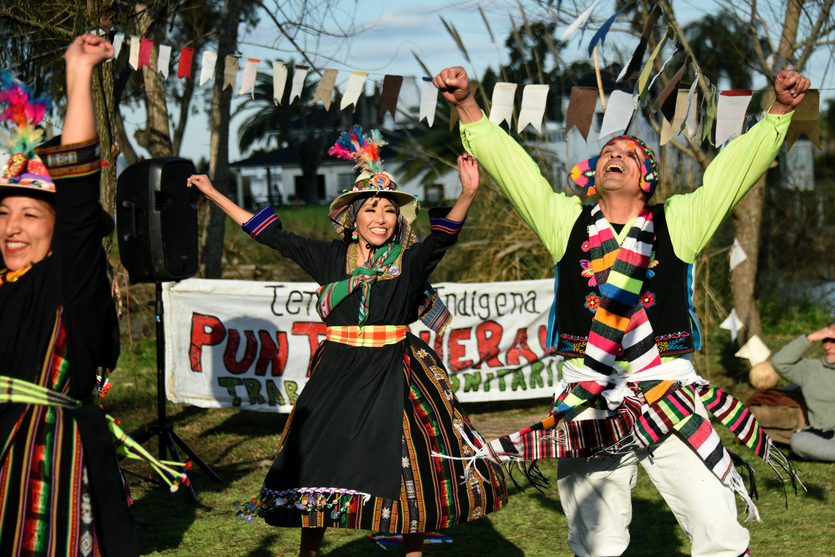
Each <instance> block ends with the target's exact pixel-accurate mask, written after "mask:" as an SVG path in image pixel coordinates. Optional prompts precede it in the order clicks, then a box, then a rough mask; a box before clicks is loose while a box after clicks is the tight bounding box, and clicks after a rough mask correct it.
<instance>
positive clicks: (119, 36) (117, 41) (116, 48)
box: [111, 33, 125, 60]
mask: <svg viewBox="0 0 835 557" xmlns="http://www.w3.org/2000/svg"><path fill="white" fill-rule="evenodd" d="M123 42H125V34H124V33H116V36H115V37H113V58H111V60H115V59H116V58H118V57H119V53H120V52H122V43H123Z"/></svg>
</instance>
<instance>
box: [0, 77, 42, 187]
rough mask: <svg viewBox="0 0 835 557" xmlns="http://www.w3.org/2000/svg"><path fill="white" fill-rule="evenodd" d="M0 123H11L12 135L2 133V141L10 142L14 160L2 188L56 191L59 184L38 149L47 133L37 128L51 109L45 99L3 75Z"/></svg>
mask: <svg viewBox="0 0 835 557" xmlns="http://www.w3.org/2000/svg"><path fill="white" fill-rule="evenodd" d="M0 106H2V108H3V111H2V112H0V122H10V123H11V125H12V128H13V129H12V131H11V134H8V135H7V134H6V133H5V132H3V131H0V138H2V139H3V140H4V141H5V142H6V143H7V145H8V146H7V148H8V150H9V153H10V154H11V157H10V158H9V160H8V161H7V162H6V164H5V165H4V166H3V173H2V176H0V189H3V188H7V187H13V188H26V189H31V190H39V191H49V192H54V191H55V183H54V182H53V181H52V178H50V176H49V172H48V171H47V169H46V165H44V163H43V161H42V160H41V158H40V157H39V156H38V155H37V154H35V148H36V147H37V146H38V145H40V143H41V140H42V139H43V130H42V129H38V128H36V127H35V126H37V125H38V124H39V123H40V122H41V120H43V117H44V114H46V110H47V108H48V107H49V100H48V99H47V98H45V97H35V95H34V94H33V92H32V90H31V89H30V88H29V87H28V86H26V85H25V84H24V83H21V82H20V81H17V80H15V79H13V78H12V75H11V74H10V73H8V72H2V73H0Z"/></svg>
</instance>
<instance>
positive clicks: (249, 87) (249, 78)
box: [241, 58, 261, 99]
mask: <svg viewBox="0 0 835 557" xmlns="http://www.w3.org/2000/svg"><path fill="white" fill-rule="evenodd" d="M259 63H261V60H259V59H258V58H247V59H246V65H245V66H244V76H243V78H242V79H241V95H244V94H246V93H248V92H250V91H251V92H252V98H253V99H254V98H255V76H257V75H258V64H259Z"/></svg>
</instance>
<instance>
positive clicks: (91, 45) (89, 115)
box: [61, 33, 115, 145]
mask: <svg viewBox="0 0 835 557" xmlns="http://www.w3.org/2000/svg"><path fill="white" fill-rule="evenodd" d="M114 53H115V50H114V49H113V45H111V44H110V43H109V42H108V41H107V39H105V38H103V37H99V36H98V35H92V34H89V33H87V34H85V35H81V36H80V37H78V38H77V39H75V40H74V41H73V42H72V44H71V45H70V46H69V48H67V51H66V52H65V53H64V60H65V61H66V63H67V115H66V118H64V129H63V131H62V133H61V144H62V145H70V144H73V143H79V142H82V141H88V140H90V139H92V138H94V137H96V136H97V135H98V133H97V132H96V110H95V107H94V105H93V68H95V67H96V66H97V65H99V64H100V63H101V62H103V61H105V60H107V59H108V58H111V57H112V56H113V54H114Z"/></svg>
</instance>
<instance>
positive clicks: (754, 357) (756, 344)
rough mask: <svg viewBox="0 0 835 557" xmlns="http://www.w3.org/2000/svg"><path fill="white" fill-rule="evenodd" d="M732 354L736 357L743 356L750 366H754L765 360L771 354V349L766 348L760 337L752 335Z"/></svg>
mask: <svg viewBox="0 0 835 557" xmlns="http://www.w3.org/2000/svg"><path fill="white" fill-rule="evenodd" d="M734 355H735V356H736V357H737V358H745V359H746V360H748V362H749V363H750V364H751V367H754V366H755V365H757V364H760V363H762V362H764V361H766V360H767V359H768V357H769V356H770V355H771V350H769V349H768V346H766V345H765V343H764V342H763V341H762V339H761V338H760V337H758V336H757V335H754V336H752V337H751V338H750V339H748V342H746V343H745V345H744V346H743V347H742V348H740V349H739V352H737V353H736V354H734Z"/></svg>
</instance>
